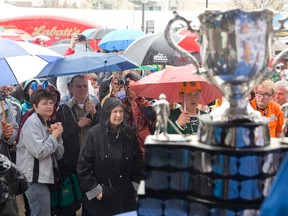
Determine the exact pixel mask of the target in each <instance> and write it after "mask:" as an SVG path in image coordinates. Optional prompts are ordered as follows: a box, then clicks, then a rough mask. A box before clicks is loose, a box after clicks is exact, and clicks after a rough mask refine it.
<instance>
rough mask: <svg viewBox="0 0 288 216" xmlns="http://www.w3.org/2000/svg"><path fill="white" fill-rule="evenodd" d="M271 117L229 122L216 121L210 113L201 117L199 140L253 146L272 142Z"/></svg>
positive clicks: (242, 146)
mask: <svg viewBox="0 0 288 216" xmlns="http://www.w3.org/2000/svg"><path fill="white" fill-rule="evenodd" d="M268 122H269V119H268V118H266V117H262V119H261V121H260V122H252V121H249V120H245V119H243V120H242V119H241V120H235V121H228V122H215V121H213V119H212V116H211V115H210V114H205V115H201V116H200V117H199V128H198V141H199V142H200V143H203V144H208V145H213V146H221V147H232V148H251V147H263V146H267V145H269V144H270V135H269V128H268Z"/></svg>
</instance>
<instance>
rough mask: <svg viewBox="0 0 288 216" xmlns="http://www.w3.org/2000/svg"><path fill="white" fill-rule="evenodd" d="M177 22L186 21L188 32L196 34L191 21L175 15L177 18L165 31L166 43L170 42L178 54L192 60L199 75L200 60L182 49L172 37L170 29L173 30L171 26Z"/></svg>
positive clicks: (171, 21) (170, 22) (169, 23)
mask: <svg viewBox="0 0 288 216" xmlns="http://www.w3.org/2000/svg"><path fill="white" fill-rule="evenodd" d="M176 21H184V22H185V23H186V24H187V27H188V30H189V31H191V32H195V31H194V30H193V29H192V28H191V26H190V23H191V21H189V20H187V19H185V18H184V17H182V16H179V15H178V14H176V15H175V17H174V18H173V19H171V20H170V21H169V22H168V24H167V26H166V28H165V31H164V34H165V39H166V41H167V42H168V44H169V45H170V46H171V47H172V48H173V49H174V50H176V51H177V52H178V53H180V54H181V55H184V56H185V57H187V58H188V59H189V60H191V62H192V64H193V65H194V66H195V67H196V69H197V73H199V68H200V64H199V62H198V60H197V59H196V58H195V57H194V56H193V55H191V54H190V53H189V52H188V51H186V50H185V49H183V48H181V47H180V46H178V45H177V44H176V43H175V42H174V40H173V39H172V38H171V35H170V29H171V26H172V24H173V23H174V22H176Z"/></svg>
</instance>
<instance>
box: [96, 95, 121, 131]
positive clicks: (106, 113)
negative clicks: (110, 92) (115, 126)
mask: <svg viewBox="0 0 288 216" xmlns="http://www.w3.org/2000/svg"><path fill="white" fill-rule="evenodd" d="M119 105H120V106H122V107H123V103H122V101H121V100H119V99H118V98H116V97H109V98H107V99H106V100H105V102H104V104H103V107H102V108H101V114H100V124H102V125H105V126H108V121H109V118H110V115H111V111H112V109H113V108H114V107H116V106H119Z"/></svg>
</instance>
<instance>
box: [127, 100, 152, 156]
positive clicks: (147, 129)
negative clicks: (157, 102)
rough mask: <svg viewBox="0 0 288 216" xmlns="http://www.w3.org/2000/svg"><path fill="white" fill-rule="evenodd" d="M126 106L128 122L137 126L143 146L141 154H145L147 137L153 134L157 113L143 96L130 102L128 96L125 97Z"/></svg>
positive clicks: (137, 132) (140, 142)
mask: <svg viewBox="0 0 288 216" xmlns="http://www.w3.org/2000/svg"><path fill="white" fill-rule="evenodd" d="M123 104H124V108H125V111H126V117H125V121H126V123H127V124H128V125H129V126H131V127H134V128H136V136H137V140H138V143H139V145H140V148H141V154H142V156H143V157H144V156H145V145H144V143H145V139H146V137H147V136H148V135H151V131H152V132H153V128H154V125H155V121H156V113H155V111H154V109H153V108H152V107H151V106H150V102H149V101H148V100H146V99H145V98H143V97H139V98H137V99H136V100H134V101H132V103H130V102H129V100H128V99H127V98H125V99H123Z"/></svg>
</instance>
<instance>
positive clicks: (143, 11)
mask: <svg viewBox="0 0 288 216" xmlns="http://www.w3.org/2000/svg"><path fill="white" fill-rule="evenodd" d="M144 21H145V4H144V3H142V25H141V30H142V31H143V32H144Z"/></svg>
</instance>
